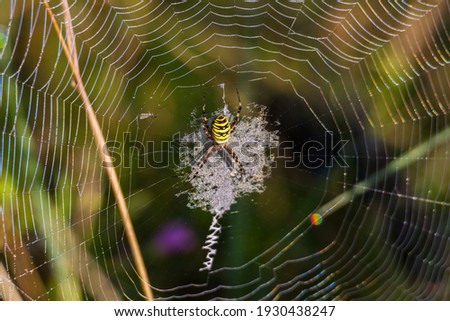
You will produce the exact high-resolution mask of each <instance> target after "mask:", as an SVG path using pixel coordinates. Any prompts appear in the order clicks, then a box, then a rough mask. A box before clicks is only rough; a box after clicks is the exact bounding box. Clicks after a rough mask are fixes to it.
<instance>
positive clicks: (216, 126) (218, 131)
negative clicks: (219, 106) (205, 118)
mask: <svg viewBox="0 0 450 321" xmlns="http://www.w3.org/2000/svg"><path fill="white" fill-rule="evenodd" d="M211 131H212V137H213V139H214V142H216V143H217V144H220V145H222V144H225V143H226V142H228V139H229V138H230V132H231V125H230V122H229V121H228V118H227V117H226V116H225V115H218V116H217V117H216V118H214V120H213V122H212V125H211Z"/></svg>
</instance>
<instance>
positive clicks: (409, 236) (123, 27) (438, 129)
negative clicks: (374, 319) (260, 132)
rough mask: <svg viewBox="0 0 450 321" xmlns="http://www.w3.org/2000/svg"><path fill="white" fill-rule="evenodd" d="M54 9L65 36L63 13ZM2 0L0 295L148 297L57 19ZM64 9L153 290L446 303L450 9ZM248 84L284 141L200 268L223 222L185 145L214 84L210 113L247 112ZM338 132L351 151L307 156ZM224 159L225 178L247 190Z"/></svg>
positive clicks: (317, 5)
mask: <svg viewBox="0 0 450 321" xmlns="http://www.w3.org/2000/svg"><path fill="white" fill-rule="evenodd" d="M50 5H51V7H52V11H53V12H54V13H55V16H56V19H57V21H58V22H59V23H60V26H61V29H62V30H65V29H64V28H66V27H67V26H65V25H64V23H63V21H64V13H63V11H62V8H63V7H62V6H61V5H60V3H59V2H55V1H52V2H51V3H50ZM1 6H2V9H3V10H2V11H1V13H0V49H1V65H0V67H1V71H0V88H1V91H0V93H1V100H0V101H1V110H0V113H1V118H0V119H1V120H2V121H1V123H2V131H1V133H2V135H1V149H0V164H1V166H0V173H1V175H0V176H1V189H2V194H1V196H2V198H1V204H0V205H1V208H0V251H1V252H0V280H1V282H0V293H1V296H2V297H3V298H6V299H8V298H14V293H17V294H18V295H19V296H21V297H22V298H24V299H40V300H48V299H51V300H77V299H86V300H105V299H142V298H143V295H142V290H141V288H140V283H139V277H138V274H137V272H136V270H135V268H134V264H133V258H132V257H131V252H130V250H129V245H128V242H127V239H126V237H125V234H124V230H123V225H122V222H121V220H120V215H119V214H118V210H117V207H116V205H117V204H116V199H115V198H114V195H113V193H112V191H111V189H110V187H109V182H108V178H107V176H106V175H105V172H104V170H103V167H102V160H101V158H100V157H99V155H98V152H97V146H96V145H95V141H94V138H93V136H92V132H91V130H90V128H89V125H88V122H87V117H86V113H85V109H84V107H83V102H82V99H81V98H80V96H79V94H78V92H77V90H76V88H75V86H74V83H73V80H72V73H71V69H70V67H69V65H68V63H67V58H66V56H65V55H64V52H63V50H62V47H61V44H60V42H59V39H58V36H57V34H56V33H55V30H54V28H53V26H52V24H51V21H50V19H49V16H48V13H47V12H46V11H45V7H44V6H43V5H42V4H41V3H40V2H36V1H26V0H19V1H10V2H5V1H4V2H2V3H1ZM69 10H70V16H71V24H72V27H73V31H74V33H75V38H76V39H75V41H76V44H77V51H78V57H79V66H80V70H81V77H82V79H83V81H84V85H85V87H86V89H87V93H88V96H89V98H90V100H91V102H92V105H93V107H94V110H95V113H96V116H97V118H98V120H99V122H100V125H101V127H102V132H103V134H104V136H105V138H106V140H107V141H108V144H110V143H111V144H113V143H117V144H118V145H113V146H114V147H115V148H116V149H114V150H113V151H114V154H113V156H114V157H115V160H116V161H117V164H116V165H117V166H116V170H117V173H118V175H119V178H120V181H121V185H122V188H123V190H124V193H125V196H126V201H127V204H128V207H129V210H130V213H131V216H132V221H133V225H134V226H135V230H136V234H137V236H138V240H139V243H140V246H141V249H142V252H143V256H144V260H145V264H146V267H147V269H148V272H149V276H150V280H151V284H152V287H153V291H154V293H155V296H156V298H157V299H161V300H170V299H184V300H206V299H215V300H218V299H301V300H304V299H308V300H313V299H322V300H332V299H390V300H402V299H409V300H413V299H422V300H423V299H427V300H430V299H434V300H442V299H446V300H448V299H450V286H449V284H450V280H449V271H450V269H449V266H450V254H449V252H450V242H449V240H450V218H449V212H450V211H449V209H450V195H449V183H448V182H449V181H450V169H449V164H450V162H449V158H450V155H449V138H450V131H449V127H448V112H449V107H448V106H449V105H450V104H449V98H448V95H447V92H448V88H449V87H450V75H449V72H450V69H449V61H450V42H449V33H450V24H449V21H450V5H449V3H448V2H447V1H431V0H428V1H379V2H375V1H275V2H273V1H271V2H265V1H234V2H228V3H226V2H223V1H212V2H211V1H201V2H200V1H199V2H186V1H179V2H173V3H169V2H161V3H153V2H147V1H142V2H141V1H109V2H106V1H73V2H71V3H70V8H69ZM236 88H237V89H238V90H239V92H240V95H241V100H242V102H243V105H244V108H243V110H242V115H243V116H244V115H246V117H248V119H250V117H252V114H251V112H250V107H249V106H251V105H252V104H253V105H260V106H265V108H267V115H265V116H264V121H266V122H267V130H268V131H269V132H276V133H277V135H279V140H280V144H284V145H282V147H283V148H281V147H280V148H279V150H278V153H277V154H275V155H274V157H275V158H274V165H273V166H272V168H271V171H270V174H269V175H267V176H266V177H264V180H263V183H262V184H263V185H264V186H263V188H261V190H259V191H258V192H260V193H249V194H245V195H240V196H239V197H237V198H236V199H234V202H232V205H230V206H231V207H230V209H229V210H228V211H226V212H225V213H223V215H221V217H220V218H219V222H220V235H218V237H217V238H216V239H215V240H216V243H215V246H214V251H215V253H214V259H213V263H212V265H211V269H209V270H206V271H205V270H203V271H199V269H200V268H201V266H202V264H203V262H204V261H205V258H206V256H207V254H208V253H207V251H205V249H204V248H203V249H202V246H204V244H205V240H207V237H208V234H210V232H211V231H209V229H210V226H212V225H211V223H212V220H213V216H212V215H211V213H210V212H209V211H207V210H205V209H204V208H195V207H194V208H189V207H188V206H187V204H188V203H189V197H190V196H192V195H194V194H193V193H196V189H195V186H194V187H193V185H191V184H185V180H184V179H183V177H182V176H180V175H179V173H177V171H176V168H177V166H179V163H178V162H177V159H176V158H177V157H176V153H174V152H173V148H172V145H171V143H173V142H174V141H175V140H174V137H177V135H178V137H183V135H186V134H189V133H193V132H198V131H200V128H201V117H199V116H200V113H201V112H200V110H201V106H202V96H203V95H206V101H207V102H208V104H207V106H208V107H207V109H208V116H210V115H213V114H215V113H217V112H218V111H219V110H220V109H221V108H223V106H224V101H225V102H226V104H227V105H228V108H229V110H230V112H231V113H235V112H236V110H237V106H238V101H237V97H235V96H236V95H235V90H236ZM223 94H224V98H222V95H223ZM193 112H194V114H192V113H193ZM192 115H194V117H193V116H192ZM253 116H254V115H253ZM254 117H260V116H258V115H256V116H254ZM261 117H262V116H261ZM192 119H193V120H194V121H191V120H192ZM262 120H263V118H261V121H262ZM327 133H328V134H327ZM327 135H328V136H327ZM330 135H331V137H332V141H333V144H332V145H335V144H337V143H338V142H344V141H345V142H347V143H346V144H342V146H341V147H342V148H341V149H339V150H333V149H332V150H331V153H327V152H326V151H327V150H326V149H324V150H321V149H320V148H316V149H314V150H313V151H312V150H311V149H310V150H309V151H310V153H309V154H305V153H302V148H303V147H304V146H305V144H306V146H309V145H308V144H309V143H310V142H317V143H320V144H323V145H325V146H327V145H326V144H328V143H329V139H330ZM327 139H328V141H327ZM141 144H142V145H141ZM142 146H144V148H145V149H144V152H142V150H141V147H142ZM332 147H333V146H332ZM303 151H304V150H303ZM144 159H145V160H146V162H144V163H143V160H144ZM311 160H318V161H319V163H314V164H311V163H305V161H311ZM219 162H220V160H219ZM206 168H209V167H208V166H207V167H206ZM211 168H212V167H211ZM224 170H225V171H226V170H227V167H226V166H223V168H222V170H221V171H220V173H221V175H223V177H224V180H223V182H222V187H223V188H225V187H230V186H231V185H230V184H231V183H230V182H233V181H234V182H235V183H236V181H235V178H233V179H230V180H227V179H226V176H227V174H224V173H226V172H224ZM219 188H220V186H219ZM180 193H181V195H180ZM312 213H318V214H320V215H321V216H322V218H323V222H322V223H321V224H320V225H317V226H314V225H312V224H311V222H310V216H311V214H312Z"/></svg>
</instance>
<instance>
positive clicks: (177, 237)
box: [153, 220, 196, 255]
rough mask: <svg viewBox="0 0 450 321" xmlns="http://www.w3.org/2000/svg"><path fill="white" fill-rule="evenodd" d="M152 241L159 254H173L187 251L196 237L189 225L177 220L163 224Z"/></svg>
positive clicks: (192, 245)
mask: <svg viewBox="0 0 450 321" xmlns="http://www.w3.org/2000/svg"><path fill="white" fill-rule="evenodd" d="M153 243H154V246H155V248H156V250H157V251H158V252H159V253H160V254H163V255H174V254H180V253H185V252H189V251H190V250H191V249H192V248H193V247H194V245H195V243H196V237H195V234H194V232H193V230H192V229H191V228H190V227H189V225H187V224H185V223H183V222H181V221H178V220H177V221H173V222H170V223H167V224H165V225H163V226H162V227H161V228H160V229H159V231H158V232H157V233H156V235H155V237H154V238H153Z"/></svg>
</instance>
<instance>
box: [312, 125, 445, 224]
mask: <svg viewBox="0 0 450 321" xmlns="http://www.w3.org/2000/svg"><path fill="white" fill-rule="evenodd" d="M449 140H450V127H448V128H445V129H444V130H442V131H441V132H439V133H437V134H436V135H435V136H433V137H432V138H430V139H429V140H427V141H425V142H423V143H421V144H419V145H417V146H415V147H414V148H412V149H410V150H409V151H407V152H406V153H404V154H403V155H400V156H399V157H397V158H396V159H395V160H393V161H392V162H390V163H389V164H387V166H386V167H384V168H383V169H381V170H379V171H377V172H375V173H374V174H372V175H371V176H369V177H368V178H367V179H365V180H363V181H360V182H358V183H356V184H355V185H353V187H352V188H351V189H349V190H348V191H345V192H344V193H341V194H340V195H338V196H336V197H335V198H333V199H332V200H331V201H329V202H328V203H326V204H324V205H322V206H321V207H320V208H319V209H318V210H317V211H316V212H318V213H320V214H321V215H322V217H323V218H326V217H327V216H329V215H331V214H333V213H334V212H336V211H337V210H338V209H340V208H342V207H343V206H345V205H347V204H348V203H349V202H350V201H351V200H353V199H355V197H358V196H361V195H363V194H365V193H366V192H367V191H370V190H372V188H373V187H374V186H375V185H376V184H377V183H378V182H380V181H381V180H383V179H385V178H386V177H389V176H390V175H392V174H393V173H396V172H398V171H400V170H402V169H403V168H405V167H406V166H408V165H410V164H412V163H414V162H415V161H416V160H417V159H419V158H420V157H422V156H424V155H425V154H426V153H428V152H429V151H430V150H432V149H433V148H435V147H437V146H439V145H441V144H443V143H445V142H448V141H449Z"/></svg>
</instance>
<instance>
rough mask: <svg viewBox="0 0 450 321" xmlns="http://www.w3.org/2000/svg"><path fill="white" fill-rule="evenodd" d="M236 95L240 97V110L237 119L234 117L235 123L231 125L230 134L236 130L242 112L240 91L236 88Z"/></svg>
mask: <svg viewBox="0 0 450 321" xmlns="http://www.w3.org/2000/svg"><path fill="white" fill-rule="evenodd" d="M236 94H237V97H238V102H239V108H238V111H237V113H236V117H234V120H233V122H232V123H231V130H230V134H232V133H233V132H234V130H235V128H236V125H237V123H238V122H239V117H240V116H241V110H242V103H241V97H240V96H239V91H238V90H237V88H236Z"/></svg>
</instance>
